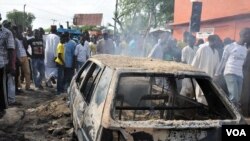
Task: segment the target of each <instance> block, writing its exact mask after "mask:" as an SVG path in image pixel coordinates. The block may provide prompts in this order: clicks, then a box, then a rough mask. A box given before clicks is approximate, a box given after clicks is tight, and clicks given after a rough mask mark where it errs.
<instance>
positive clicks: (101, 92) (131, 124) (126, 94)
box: [68, 55, 242, 141]
mask: <svg viewBox="0 0 250 141" xmlns="http://www.w3.org/2000/svg"><path fill="white" fill-rule="evenodd" d="M184 83H186V84H184ZM187 83H188V85H187ZM184 85H185V86H184ZM199 92H201V94H202V95H204V99H205V102H203V103H201V102H199V100H197V98H196V95H197V93H199ZM68 94H69V96H70V109H71V113H72V119H73V124H74V130H75V133H76V136H77V138H78V140H84V141H85V140H86V141H141V140H143V141H166V140H168V141H188V140H189V141H193V140H201V141H205V140H208V141H211V140H213V141H215V140H221V126H222V125H229V124H230V125H233V124H240V123H241V121H242V116H241V115H240V114H239V113H238V111H237V110H236V108H235V107H234V105H232V104H231V103H230V102H229V100H228V99H227V98H226V96H225V94H224V93H223V91H222V90H220V89H219V88H218V87H217V86H216V85H215V84H214V83H213V82H212V80H211V78H210V77H209V76H208V75H206V74H205V73H204V72H201V71H198V70H196V69H195V68H193V67H191V66H189V65H186V64H181V63H176V62H168V61H160V60H153V59H145V58H131V57H125V56H112V55H96V56H93V57H92V58H90V59H89V60H88V61H87V62H86V63H85V64H84V65H83V66H82V68H81V70H80V71H79V72H78V73H77V75H75V76H74V78H73V79H72V82H71V85H70V87H69V89H68Z"/></svg>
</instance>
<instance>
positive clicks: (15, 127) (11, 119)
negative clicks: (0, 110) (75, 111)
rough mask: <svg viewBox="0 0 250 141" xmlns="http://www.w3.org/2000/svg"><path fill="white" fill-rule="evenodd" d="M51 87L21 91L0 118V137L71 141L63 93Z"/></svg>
mask: <svg viewBox="0 0 250 141" xmlns="http://www.w3.org/2000/svg"><path fill="white" fill-rule="evenodd" d="M55 93H56V92H55V89H53V88H51V89H48V88H45V89H44V90H36V91H24V93H22V94H19V95H17V96H16V102H17V104H16V105H14V106H10V107H9V108H8V109H7V110H6V113H5V115H4V116H3V117H2V118H1V119H0V125H1V126H0V141H73V140H74V139H73V138H72V136H73V125H72V121H71V119H70V111H69V108H68V106H67V95H66V93H65V94H62V95H60V96H56V95H55Z"/></svg>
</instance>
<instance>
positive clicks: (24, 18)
mask: <svg viewBox="0 0 250 141" xmlns="http://www.w3.org/2000/svg"><path fill="white" fill-rule="evenodd" d="M25 7H26V4H24V5H23V32H24V31H25V22H26V16H25Z"/></svg>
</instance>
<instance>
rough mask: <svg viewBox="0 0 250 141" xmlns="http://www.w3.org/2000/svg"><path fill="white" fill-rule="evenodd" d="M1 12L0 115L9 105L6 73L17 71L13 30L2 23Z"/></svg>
mask: <svg viewBox="0 0 250 141" xmlns="http://www.w3.org/2000/svg"><path fill="white" fill-rule="evenodd" d="M1 20H2V17H1V14H0V116H2V113H3V112H4V109H6V108H7V106H8V101H7V92H6V90H7V87H6V73H7V71H8V72H9V73H11V74H14V73H15V63H13V61H12V59H13V58H14V48H15V43H14V37H13V34H12V33H11V31H9V30H8V29H6V28H4V27H3V26H2V24H1Z"/></svg>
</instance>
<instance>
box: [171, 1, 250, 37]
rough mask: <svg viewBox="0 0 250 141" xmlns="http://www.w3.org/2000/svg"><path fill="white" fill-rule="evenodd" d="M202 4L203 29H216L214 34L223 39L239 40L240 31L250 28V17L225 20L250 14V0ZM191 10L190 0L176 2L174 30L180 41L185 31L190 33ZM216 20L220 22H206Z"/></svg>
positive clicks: (205, 2) (206, 2) (204, 2)
mask: <svg viewBox="0 0 250 141" xmlns="http://www.w3.org/2000/svg"><path fill="white" fill-rule="evenodd" d="M202 3H203V6H202V15H201V21H202V23H201V28H214V33H215V34H218V35H219V36H220V37H221V38H222V39H224V38H225V37H230V38H231V39H234V40H238V39H239V31H240V30H241V29H242V28H244V27H250V16H244V17H241V18H235V17H234V18H229V19H226V20H225V19H223V18H225V17H229V16H235V15H240V14H247V13H250V8H249V6H250V0H202ZM191 10H192V3H191V2H190V0H175V13H174V24H173V30H174V36H175V38H177V39H178V40H181V39H182V37H183V32H184V31H188V26H189V25H188V24H189V20H190V17H191ZM236 17H237V16H236ZM220 18H221V20H220ZM214 19H219V20H216V21H214V22H206V20H210V21H213V20H214ZM178 24H181V25H178Z"/></svg>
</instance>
